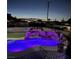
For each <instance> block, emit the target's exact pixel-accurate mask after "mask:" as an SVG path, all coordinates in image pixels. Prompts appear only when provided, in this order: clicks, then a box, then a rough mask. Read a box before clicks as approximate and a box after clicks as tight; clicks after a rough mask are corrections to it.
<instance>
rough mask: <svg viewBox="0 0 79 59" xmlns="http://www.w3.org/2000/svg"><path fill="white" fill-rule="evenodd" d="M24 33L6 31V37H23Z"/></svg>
mask: <svg viewBox="0 0 79 59" xmlns="http://www.w3.org/2000/svg"><path fill="white" fill-rule="evenodd" d="M24 36H25V33H7V37H8V38H24Z"/></svg>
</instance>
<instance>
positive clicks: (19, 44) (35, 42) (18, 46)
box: [7, 38, 60, 52]
mask: <svg viewBox="0 0 79 59" xmlns="http://www.w3.org/2000/svg"><path fill="white" fill-rule="evenodd" d="M58 44H60V42H59V41H57V40H51V39H49V40H45V38H30V40H16V41H13V40H10V41H8V44H7V46H8V52H20V51H24V50H27V49H29V48H33V47H36V46H57V45H58Z"/></svg>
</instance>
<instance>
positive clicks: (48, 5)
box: [47, 0, 50, 21]
mask: <svg viewBox="0 0 79 59" xmlns="http://www.w3.org/2000/svg"><path fill="white" fill-rule="evenodd" d="M49 7H50V0H48V3H47V21H49Z"/></svg>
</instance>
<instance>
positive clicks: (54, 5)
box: [7, 0, 71, 20]
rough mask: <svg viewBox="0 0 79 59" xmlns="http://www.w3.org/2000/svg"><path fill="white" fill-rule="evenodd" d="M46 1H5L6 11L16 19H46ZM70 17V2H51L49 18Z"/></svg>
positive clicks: (63, 0) (67, 0)
mask: <svg viewBox="0 0 79 59" xmlns="http://www.w3.org/2000/svg"><path fill="white" fill-rule="evenodd" d="M47 1H48V0H7V11H8V13H11V14H12V16H16V17H18V18H41V19H46V15H47ZM70 17H71V0H51V3H50V10H49V18H51V19H52V20H54V19H55V18H56V19H57V20H61V19H63V18H64V19H65V20H67V19H68V18H70Z"/></svg>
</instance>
